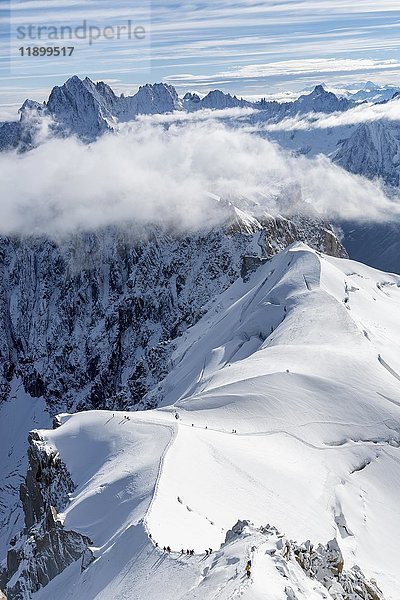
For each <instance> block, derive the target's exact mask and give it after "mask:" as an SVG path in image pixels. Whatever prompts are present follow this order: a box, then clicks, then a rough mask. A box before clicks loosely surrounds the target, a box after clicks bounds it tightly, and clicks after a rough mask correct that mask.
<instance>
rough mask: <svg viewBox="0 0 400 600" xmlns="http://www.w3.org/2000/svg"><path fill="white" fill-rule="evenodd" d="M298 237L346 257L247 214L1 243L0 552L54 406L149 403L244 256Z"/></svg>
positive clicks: (330, 238)
mask: <svg viewBox="0 0 400 600" xmlns="http://www.w3.org/2000/svg"><path fill="white" fill-rule="evenodd" d="M296 239H302V240H305V241H308V242H309V243H310V244H312V245H313V246H315V247H316V248H319V249H325V250H326V251H327V252H332V253H336V254H339V255H340V253H341V252H343V249H342V248H341V246H340V245H339V244H338V242H337V240H336V238H335V237H334V235H333V234H332V232H329V231H328V230H327V229H326V227H325V226H324V225H323V224H321V223H317V222H306V221H300V220H299V221H298V223H297V224H296V225H295V224H294V223H292V222H290V221H287V220H285V219H282V218H281V219H279V220H276V219H273V218H268V217H267V216H266V217H265V218H264V219H263V223H262V224H261V223H260V222H259V221H257V220H256V219H254V218H252V217H250V216H248V215H246V214H245V213H243V211H237V212H235V213H234V218H233V219H232V222H230V223H229V226H226V227H225V228H219V229H215V230H213V231H208V232H202V233H198V234H194V233H193V234H190V235H187V236H184V235H173V234H171V233H168V232H166V231H161V230H159V229H151V230H149V231H147V232H146V233H145V234H143V232H142V234H141V236H139V234H138V232H137V231H136V230H130V229H126V230H124V231H122V230H106V231H99V232H97V233H96V234H90V235H85V234H80V235H78V236H76V237H73V238H71V239H68V240H65V241H64V242H62V243H60V244H56V243H54V242H52V241H50V240H46V239H33V238H32V239H17V238H15V239H13V238H5V239H2V240H0V256H1V263H0V299H1V304H0V410H1V427H2V431H3V434H2V435H1V436H0V440H1V449H2V454H3V455H4V456H6V457H7V459H6V460H4V461H2V464H1V472H0V505H1V508H2V516H1V521H0V525H1V526H0V548H1V549H2V552H1V556H4V549H5V546H6V545H8V543H9V541H10V539H11V538H12V537H13V535H14V534H15V533H16V530H17V529H18V528H19V527H20V521H19V518H20V517H19V515H20V511H19V509H18V508H17V506H18V488H19V484H20V483H21V479H22V477H23V475H24V472H25V470H26V468H25V465H26V461H25V456H26V440H27V436H28V432H29V430H30V429H32V428H33V427H43V426H47V425H48V423H49V420H50V418H51V415H54V414H55V413H56V412H59V411H65V410H69V411H71V410H76V409H78V410H82V409H88V408H101V407H110V408H111V407H112V408H116V407H120V408H121V407H125V406H126V405H127V404H134V405H135V406H137V407H139V406H140V407H143V406H146V403H145V404H143V398H144V396H145V395H146V393H147V392H148V391H149V390H151V389H152V388H153V387H154V385H155V384H156V383H157V382H158V381H159V380H160V379H161V378H163V377H164V376H165V374H166V372H167V370H168V368H169V360H170V356H171V353H172V351H173V350H174V339H175V338H177V337H178V336H179V335H180V334H181V333H182V332H183V331H185V330H186V329H187V328H188V327H189V326H190V325H192V324H193V323H195V322H196V321H197V320H198V319H199V318H200V317H201V315H202V314H203V313H204V308H203V307H204V306H205V305H206V304H207V303H208V302H209V301H210V299H212V298H213V297H215V296H216V295H218V294H219V293H220V292H221V290H224V289H226V288H227V287H229V285H231V283H232V282H233V281H235V280H236V279H237V278H238V277H239V276H240V273H241V269H242V256H243V255H245V254H249V255H251V257H253V258H252V260H253V262H254V261H256V262H257V261H259V260H260V259H261V258H263V257H264V258H265V257H267V256H270V255H272V254H275V253H276V252H277V251H278V250H279V249H282V248H284V247H286V246H287V245H288V244H290V243H292V242H293V241H294V240H296ZM144 402H145V401H144ZM154 402H156V403H157V402H158V399H157V398H154ZM2 403H3V404H2ZM28 407H29V408H28ZM45 409H46V411H48V412H46V411H45ZM15 414H17V415H18V418H16V417H15ZM16 424H18V436H17V435H16V434H15V426H16ZM9 434H10V435H9ZM17 516H18V518H17Z"/></svg>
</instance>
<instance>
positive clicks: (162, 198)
mask: <svg viewBox="0 0 400 600" xmlns="http://www.w3.org/2000/svg"><path fill="white" fill-rule="evenodd" d="M193 119H196V117H193ZM159 120H160V117H157V118H155V119H154V120H152V119H149V118H147V119H143V120H142V121H141V122H139V123H135V124H131V125H130V126H127V127H125V128H124V129H123V131H122V132H121V134H119V135H106V136H104V137H103V138H101V139H100V140H98V141H97V142H96V143H94V144H92V145H90V146H85V145H84V144H82V143H80V142H79V141H77V140H75V139H66V140H50V141H48V142H47V143H44V144H43V145H41V146H40V147H39V148H37V149H36V150H34V151H31V152H29V153H26V154H23V155H16V154H15V153H7V154H2V155H0V189H1V190H2V196H1V198H2V199H1V203H0V224H1V225H0V227H1V231H2V233H12V232H23V233H25V234H27V233H48V234H53V235H59V234H63V233H68V232H71V231H75V230H77V229H79V228H84V229H93V228H97V227H102V226H107V225H111V224H120V223H130V222H134V223H147V222H164V223H171V224H174V225H176V226H178V227H184V228H193V227H201V226H203V225H210V224H211V223H214V222H216V221H218V220H220V219H221V212H220V209H218V207H217V203H215V201H214V200H212V199H211V198H210V197H209V196H208V195H207V193H212V194H217V195H219V196H221V197H223V198H226V199H230V200H232V201H236V202H239V203H240V202H241V200H242V199H243V198H247V199H249V200H251V201H253V202H257V203H258V204H259V210H261V209H265V210H268V211H269V212H278V211H282V210H283V207H285V211H286V213H287V212H290V211H294V212H298V211H300V212H303V213H306V214H308V213H310V212H313V211H317V213H318V214H319V215H320V216H322V217H324V218H343V219H370V220H378V221H384V220H392V219H395V218H398V217H399V216H400V204H399V203H397V202H395V201H392V200H390V199H389V198H388V197H387V196H386V195H385V194H384V192H383V191H382V189H381V188H380V187H379V186H378V185H377V184H375V183H373V182H370V181H367V180H365V179H363V178H361V177H357V176H354V175H351V174H349V173H347V172H345V171H343V170H342V169H340V168H339V167H337V166H334V165H332V163H330V161H329V160H328V159H326V158H322V157H319V158H317V159H313V160H309V159H307V158H305V157H293V156H291V155H290V154H288V153H286V152H284V151H282V150H280V149H279V147H278V146H276V145H275V144H273V143H271V142H269V141H266V140H264V139H262V138H260V137H258V136H255V135H251V134H249V133H247V132H245V131H244V130H241V129H230V128H228V127H226V126H225V125H224V124H223V123H221V122H217V121H216V120H215V119H213V118H211V117H210V118H209V119H206V120H203V121H197V122H196V121H195V120H193V122H186V123H179V122H177V123H172V124H170V127H169V128H166V127H165V126H164V125H161V124H160V123H159V122H158V121H159Z"/></svg>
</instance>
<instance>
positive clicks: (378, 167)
mask: <svg viewBox="0 0 400 600" xmlns="http://www.w3.org/2000/svg"><path fill="white" fill-rule="evenodd" d="M333 160H334V161H335V162H336V163H337V164H338V165H340V166H341V167H343V168H345V169H347V170H348V171H351V172H352V173H357V174H359V175H364V176H365V177H368V178H369V179H373V178H376V177H377V178H378V177H379V178H380V179H382V180H383V181H385V182H386V183H387V184H389V185H392V186H395V187H398V186H399V184H400V123H398V122H397V121H375V122H372V123H363V124H362V125H360V126H359V127H357V129H356V130H355V131H354V133H353V134H352V135H351V136H350V137H349V138H348V139H346V140H345V141H343V143H342V144H341V145H340V147H339V148H338V150H337V151H336V153H335V154H334V155H333Z"/></svg>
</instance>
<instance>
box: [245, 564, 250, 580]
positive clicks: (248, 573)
mask: <svg viewBox="0 0 400 600" xmlns="http://www.w3.org/2000/svg"><path fill="white" fill-rule="evenodd" d="M245 571H246V575H247V579H249V577H250V575H251V560H248V561H247V565H246V567H245Z"/></svg>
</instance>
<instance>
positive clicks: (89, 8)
mask: <svg viewBox="0 0 400 600" xmlns="http://www.w3.org/2000/svg"><path fill="white" fill-rule="evenodd" d="M0 7H1V15H0V18H1V25H2V29H1V34H0V46H1V53H0V56H1V59H0V78H1V87H0V105H1V106H0V108H1V113H2V115H4V114H6V113H7V112H10V113H11V112H13V111H14V112H15V108H16V107H17V106H19V105H20V104H21V103H22V101H23V100H24V99H25V98H26V97H30V98H33V99H38V100H43V99H45V98H47V96H48V93H49V91H50V89H51V88H52V87H53V86H54V85H59V84H62V83H63V82H64V81H65V80H66V79H67V78H68V77H70V76H71V75H73V74H77V75H79V76H86V75H87V76H89V77H90V78H92V79H94V80H98V79H102V80H105V81H108V82H109V83H110V84H111V85H112V87H113V88H114V89H116V90H117V91H118V92H125V93H133V92H134V91H136V89H137V87H138V85H140V84H142V83H147V82H155V81H165V82H168V83H171V84H173V85H175V86H176V87H177V89H178V91H179V92H180V93H181V92H182V93H183V92H185V91H187V90H195V91H199V92H207V91H208V90H210V89H215V88H219V89H223V90H225V91H229V92H232V93H236V94H238V95H246V96H251V95H262V94H271V93H275V92H278V91H281V90H286V89H289V90H300V89H303V88H305V87H309V86H311V85H313V84H315V83H320V82H321V81H323V82H326V83H327V84H331V85H335V86H345V85H348V84H349V83H352V82H361V81H367V80H372V81H375V82H383V83H399V84H400V53H399V49H400V35H399V34H400V5H399V0H275V1H262V0H261V1H260V0H236V1H235V0H232V1H230V2H228V1H226V0H210V1H208V0H203V1H199V2H197V1H190V0H189V1H187V2H180V1H178V0H176V1H173V0H170V1H168V0H165V1H161V0H153V1H151V0H136V1H132V0H130V1H127V0H113V1H112V2H111V1H110V0H68V1H65V2H62V1H60V0H10V1H8V0H0ZM85 21H86V26H87V27H89V26H93V27H94V26H97V27H100V28H104V27H112V28H113V31H114V32H115V31H116V28H117V26H120V27H122V26H123V25H124V24H126V23H127V22H128V21H131V27H144V28H145V30H146V38H145V39H140V40H139V39H127V36H126V35H124V33H121V35H120V39H107V40H106V39H99V40H97V41H95V42H94V43H92V44H91V45H90V44H89V43H88V40H87V39H85V40H73V41H67V42H64V45H68V46H71V45H73V46H75V51H74V54H73V56H71V57H62V58H55V57H46V58H35V57H20V56H19V48H20V47H21V46H25V47H26V46H28V45H31V46H32V45H39V46H40V45H49V43H50V42H49V41H48V40H46V39H45V37H46V36H44V37H42V40H40V41H37V40H27V39H24V40H23V41H21V39H17V31H18V29H17V28H18V27H19V28H21V27H23V28H25V30H24V31H27V29H26V28H27V27H28V26H29V25H32V26H33V27H38V26H39V25H40V26H43V27H50V26H51V27H57V28H59V27H61V26H71V27H76V26H79V25H82V23H83V22H85ZM20 31H21V30H20ZM110 32H111V30H110V29H109V30H108V33H109V34H110ZM54 44H55V42H54V41H51V45H54ZM57 45H61V44H60V42H57ZM0 116H1V115H0Z"/></svg>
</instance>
